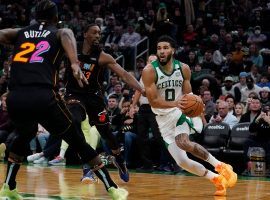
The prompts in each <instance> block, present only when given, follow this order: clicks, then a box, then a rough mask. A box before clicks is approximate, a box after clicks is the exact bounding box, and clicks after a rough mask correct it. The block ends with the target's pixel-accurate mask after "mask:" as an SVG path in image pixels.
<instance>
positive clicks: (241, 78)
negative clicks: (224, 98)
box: [234, 72, 248, 91]
mask: <svg viewBox="0 0 270 200" xmlns="http://www.w3.org/2000/svg"><path fill="white" fill-rule="evenodd" d="M247 76H248V74H247V72H240V74H239V82H238V83H236V84H235V85H234V86H235V87H238V88H239V90H240V91H241V90H242V89H243V88H244V87H246V86H247V82H246V81H247V79H246V78H247Z"/></svg>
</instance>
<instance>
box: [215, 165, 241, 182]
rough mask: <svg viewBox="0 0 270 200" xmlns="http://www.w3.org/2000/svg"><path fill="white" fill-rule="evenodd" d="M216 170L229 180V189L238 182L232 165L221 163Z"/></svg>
mask: <svg viewBox="0 0 270 200" xmlns="http://www.w3.org/2000/svg"><path fill="white" fill-rule="evenodd" d="M215 170H216V171H217V172H218V173H219V174H220V175H222V176H224V177H225V178H226V180H227V184H228V187H233V186H234V185H235V184H236V182H237V174H236V173H235V172H234V171H233V168H232V166H231V165H229V164H226V163H221V164H220V165H218V166H216V167H215Z"/></svg>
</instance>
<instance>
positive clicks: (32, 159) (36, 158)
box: [27, 153, 42, 162]
mask: <svg viewBox="0 0 270 200" xmlns="http://www.w3.org/2000/svg"><path fill="white" fill-rule="evenodd" d="M41 157H42V155H41V154H40V153H35V154H33V155H30V156H27V161H28V162H34V160H38V159H40V158H41Z"/></svg>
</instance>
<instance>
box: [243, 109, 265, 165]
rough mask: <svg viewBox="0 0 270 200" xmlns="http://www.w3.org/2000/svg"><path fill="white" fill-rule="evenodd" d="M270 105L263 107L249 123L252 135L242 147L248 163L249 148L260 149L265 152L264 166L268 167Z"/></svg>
mask: <svg viewBox="0 0 270 200" xmlns="http://www.w3.org/2000/svg"><path fill="white" fill-rule="evenodd" d="M269 108H270V105H269V104H268V105H265V106H264V107H263V109H262V111H261V112H259V114H258V115H257V116H256V118H255V119H254V120H253V121H252V122H251V124H250V126H249V131H250V132H251V133H253V134H252V135H250V137H249V140H247V142H246V143H245V145H244V155H245V156H246V161H248V155H247V153H248V149H249V148H250V147H262V148H263V149H264V151H265V158H266V166H267V168H269V165H270V134H269V133H270V109H269Z"/></svg>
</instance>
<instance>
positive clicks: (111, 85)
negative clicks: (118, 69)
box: [106, 74, 119, 94]
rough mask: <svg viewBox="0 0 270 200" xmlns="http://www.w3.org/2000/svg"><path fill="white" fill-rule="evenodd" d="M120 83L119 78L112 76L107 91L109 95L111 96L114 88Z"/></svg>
mask: <svg viewBox="0 0 270 200" xmlns="http://www.w3.org/2000/svg"><path fill="white" fill-rule="evenodd" d="M118 82H119V77H118V76H117V75H116V74H112V75H111V77H110V81H109V84H108V87H107V89H106V92H107V94H111V93H112V92H113V88H114V86H115V84H116V83H118Z"/></svg>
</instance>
